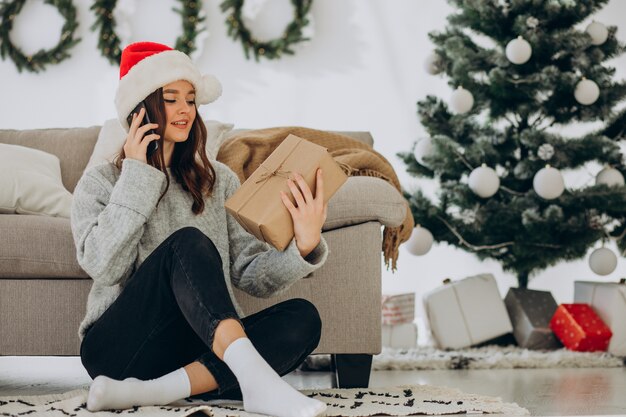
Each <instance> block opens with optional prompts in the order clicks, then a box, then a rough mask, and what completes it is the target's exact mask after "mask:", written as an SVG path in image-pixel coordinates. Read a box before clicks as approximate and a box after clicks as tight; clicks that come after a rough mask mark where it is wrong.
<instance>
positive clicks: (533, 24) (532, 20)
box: [526, 16, 539, 29]
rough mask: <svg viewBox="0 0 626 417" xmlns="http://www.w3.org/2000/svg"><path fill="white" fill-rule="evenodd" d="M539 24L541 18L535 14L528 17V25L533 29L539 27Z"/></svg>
mask: <svg viewBox="0 0 626 417" xmlns="http://www.w3.org/2000/svg"><path fill="white" fill-rule="evenodd" d="M537 25H539V19H537V18H536V17H534V16H530V17H529V18H528V19H526V26H528V27H529V28H531V29H534V28H536V27H537Z"/></svg>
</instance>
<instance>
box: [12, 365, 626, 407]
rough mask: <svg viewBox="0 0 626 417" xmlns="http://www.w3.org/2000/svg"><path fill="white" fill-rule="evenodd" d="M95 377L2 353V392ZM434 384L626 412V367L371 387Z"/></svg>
mask: <svg viewBox="0 0 626 417" xmlns="http://www.w3.org/2000/svg"><path fill="white" fill-rule="evenodd" d="M284 378H285V380H287V381H288V382H289V383H290V384H291V385H292V386H294V387H295V388H297V389H310V388H330V387H331V374H329V373H326V372H299V371H296V372H293V373H291V374H289V375H286V376H285V377H284ZM90 383H91V378H90V377H89V375H88V374H87V372H86V371H85V370H84V368H83V367H82V364H81V363H80V359H79V358H78V357H73V356H72V357H63V356H49V357H41V356H4V357H0V396H7V395H19V394H25V395H38V394H49V393H62V392H66V391H70V390H73V389H76V388H82V387H85V388H88V387H89V384H90ZM402 384H431V385H443V386H448V387H453V388H458V389H460V390H462V391H465V392H471V393H476V394H483V395H491V396H497V397H501V398H502V399H503V400H504V401H507V402H517V403H518V404H519V405H520V406H522V407H526V408H527V409H528V410H530V412H531V414H532V415H578V416H581V415H626V369H625V368H602V369H600V368H587V369H512V370H511V369H506V370H505V369H503V370H464V371H376V372H372V376H371V378H370V387H385V386H394V385H402Z"/></svg>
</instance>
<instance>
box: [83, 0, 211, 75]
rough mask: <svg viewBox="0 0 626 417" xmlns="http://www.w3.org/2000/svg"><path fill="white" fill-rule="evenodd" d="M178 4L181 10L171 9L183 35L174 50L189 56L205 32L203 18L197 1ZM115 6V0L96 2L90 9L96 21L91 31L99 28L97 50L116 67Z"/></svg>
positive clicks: (117, 58) (183, 1) (117, 43)
mask: <svg viewBox="0 0 626 417" xmlns="http://www.w3.org/2000/svg"><path fill="white" fill-rule="evenodd" d="M180 2H181V3H182V9H177V8H173V9H172V10H173V11H174V12H176V13H178V14H180V15H181V18H182V23H183V33H182V34H181V35H180V36H179V37H178V38H177V39H176V45H175V46H174V49H178V50H179V51H182V52H184V53H186V54H188V55H189V54H191V53H192V52H193V51H195V50H196V38H197V37H198V34H199V33H200V32H202V31H203V30H205V28H204V27H201V26H200V24H201V23H202V21H204V19H205V16H204V15H203V13H202V10H201V6H202V4H201V2H200V1H199V0H180ZM116 4H117V0H97V1H95V2H94V4H93V5H92V6H91V7H90V9H91V10H93V11H94V12H95V14H96V21H95V23H94V24H93V25H92V26H91V30H92V31H93V30H97V28H98V27H99V28H100V34H99V36H98V49H99V50H100V52H101V53H102V56H104V57H105V58H107V59H108V60H109V62H110V63H111V64H113V65H116V66H117V65H119V64H120V59H121V56H122V49H121V47H120V45H121V41H120V38H119V37H118V35H117V34H116V33H115V26H116V21H115V18H114V16H113V10H114V9H115V6H116Z"/></svg>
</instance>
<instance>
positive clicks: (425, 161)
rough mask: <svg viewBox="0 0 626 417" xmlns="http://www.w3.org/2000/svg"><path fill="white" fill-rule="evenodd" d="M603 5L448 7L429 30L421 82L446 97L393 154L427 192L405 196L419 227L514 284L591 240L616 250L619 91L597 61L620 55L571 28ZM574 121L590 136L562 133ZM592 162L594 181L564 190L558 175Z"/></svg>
mask: <svg viewBox="0 0 626 417" xmlns="http://www.w3.org/2000/svg"><path fill="white" fill-rule="evenodd" d="M607 1H608V0H576V1H574V0H535V1H531V0H508V1H507V0H449V3H450V4H451V5H453V6H454V7H455V9H456V10H455V13H454V14H452V15H450V16H448V19H447V20H448V24H447V26H446V28H445V30H444V31H442V32H431V33H429V37H430V39H431V40H432V42H433V43H434V44H435V45H436V47H435V50H434V51H433V53H432V54H431V56H430V57H429V59H428V61H427V63H426V65H427V67H426V68H427V71H428V72H430V73H431V74H439V73H443V74H445V75H446V76H447V77H448V78H449V82H448V84H449V85H450V87H451V89H452V90H453V93H452V94H451V97H450V98H449V99H446V100H445V101H444V100H441V99H439V98H437V97H435V96H427V97H426V99H424V100H421V101H419V102H418V103H417V106H418V115H419V118H420V121H421V123H422V124H423V126H424V128H425V130H426V131H427V133H428V137H426V138H423V139H421V140H419V141H417V142H416V143H415V144H414V148H413V151H412V152H403V153H399V154H398V156H399V157H400V158H401V159H402V160H403V161H404V163H405V164H406V165H407V171H408V172H409V173H410V174H411V175H414V176H418V177H428V178H434V179H435V180H436V181H437V182H438V193H437V198H435V199H434V200H433V201H431V200H430V199H429V198H428V197H427V196H426V195H425V194H424V193H423V192H422V191H420V190H417V191H416V192H414V193H413V194H412V195H411V194H410V193H406V194H405V197H406V198H407V199H408V200H409V202H410V205H411V209H412V212H413V216H414V218H415V223H416V224H417V225H419V226H418V227H419V228H423V229H421V230H424V229H426V230H428V231H430V232H431V234H432V236H434V239H435V240H436V241H439V242H448V243H449V244H451V245H455V246H457V247H459V248H462V249H465V250H467V251H470V252H472V253H474V254H476V255H477V256H478V257H479V258H480V259H485V258H492V259H495V260H497V261H499V262H500V263H501V264H502V267H503V269H504V270H506V271H511V272H514V273H516V275H517V278H518V284H519V286H520V287H526V286H527V285H528V280H529V278H532V276H533V275H534V274H536V273H537V272H538V271H540V270H543V269H545V268H547V267H548V266H551V265H554V264H556V263H558V262H559V261H564V260H565V261H567V260H574V259H579V258H582V257H584V256H585V254H586V253H587V252H588V251H589V250H590V249H591V248H592V247H593V246H594V245H595V244H596V242H598V241H599V240H602V241H603V242H605V243H606V242H610V241H612V240H615V241H616V242H617V247H618V248H619V251H620V252H623V251H624V250H625V249H626V239H625V238H624V236H625V235H626V187H625V186H624V176H623V173H624V172H626V169H625V166H624V160H623V155H622V152H621V150H620V141H622V140H623V139H624V130H625V129H626V111H618V109H617V108H616V106H617V105H618V104H619V103H620V102H621V101H622V100H623V99H624V97H625V95H626V84H625V83H624V82H621V81H620V82H618V81H614V80H613V79H612V77H613V75H614V73H615V69H614V68H612V67H610V66H609V65H607V63H606V61H607V60H609V59H611V58H614V57H615V56H618V55H620V54H622V53H623V52H624V51H625V46H624V44H622V43H620V42H619V41H618V40H617V39H616V37H615V34H616V30H617V28H616V27H606V26H604V25H603V24H602V23H599V22H595V21H593V22H592V23H590V24H589V25H587V26H586V27H581V28H577V27H575V26H576V25H577V24H580V23H581V22H583V21H584V20H585V19H586V18H588V17H589V16H590V15H592V14H593V13H594V12H596V11H597V10H599V9H600V8H602V7H603V6H604V5H605V4H606V3H607ZM478 41H481V42H480V43H481V44H480V45H479V42H478ZM579 122H596V125H599V126H600V127H598V126H594V127H593V130H592V131H590V132H587V133H585V134H584V135H580V136H579V137H566V135H564V134H561V132H560V131H561V130H562V128H563V127H564V126H566V125H570V124H574V123H579ZM594 164H595V165H594ZM592 165H593V166H595V167H597V168H596V172H597V171H599V170H600V169H602V171H600V172H599V173H598V175H597V177H596V178H595V181H593V180H591V181H590V184H586V185H584V186H581V187H577V188H576V189H565V186H564V181H563V176H562V173H561V171H563V170H579V169H591V168H589V167H590V166H592ZM416 230H417V228H416ZM416 230H414V234H415V232H416ZM426 233H427V234H428V232H426ZM431 234H428V235H429V236H431ZM616 263H617V257H616V256H615V254H614V252H613V251H611V250H610V249H609V248H601V249H597V250H596V251H595V252H594V253H593V254H592V256H591V258H590V264H591V267H592V269H593V270H594V271H595V272H597V273H599V274H607V273H610V272H612V270H614V269H615V264H616Z"/></svg>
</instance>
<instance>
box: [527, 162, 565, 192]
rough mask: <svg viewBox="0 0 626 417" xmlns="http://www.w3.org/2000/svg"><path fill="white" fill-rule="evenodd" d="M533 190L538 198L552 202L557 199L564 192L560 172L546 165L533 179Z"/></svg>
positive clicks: (563, 183)
mask: <svg viewBox="0 0 626 417" xmlns="http://www.w3.org/2000/svg"><path fill="white" fill-rule="evenodd" d="M533 188H534V189H535V192H536V193H537V194H539V197H542V198H545V199H546V200H552V199H555V198H557V197H559V196H560V195H561V194H563V191H565V182H564V181H563V175H561V171H559V170H558V169H556V168H552V167H551V166H550V165H546V167H545V168H541V169H540V170H539V171H538V172H537V173H536V174H535V178H533Z"/></svg>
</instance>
